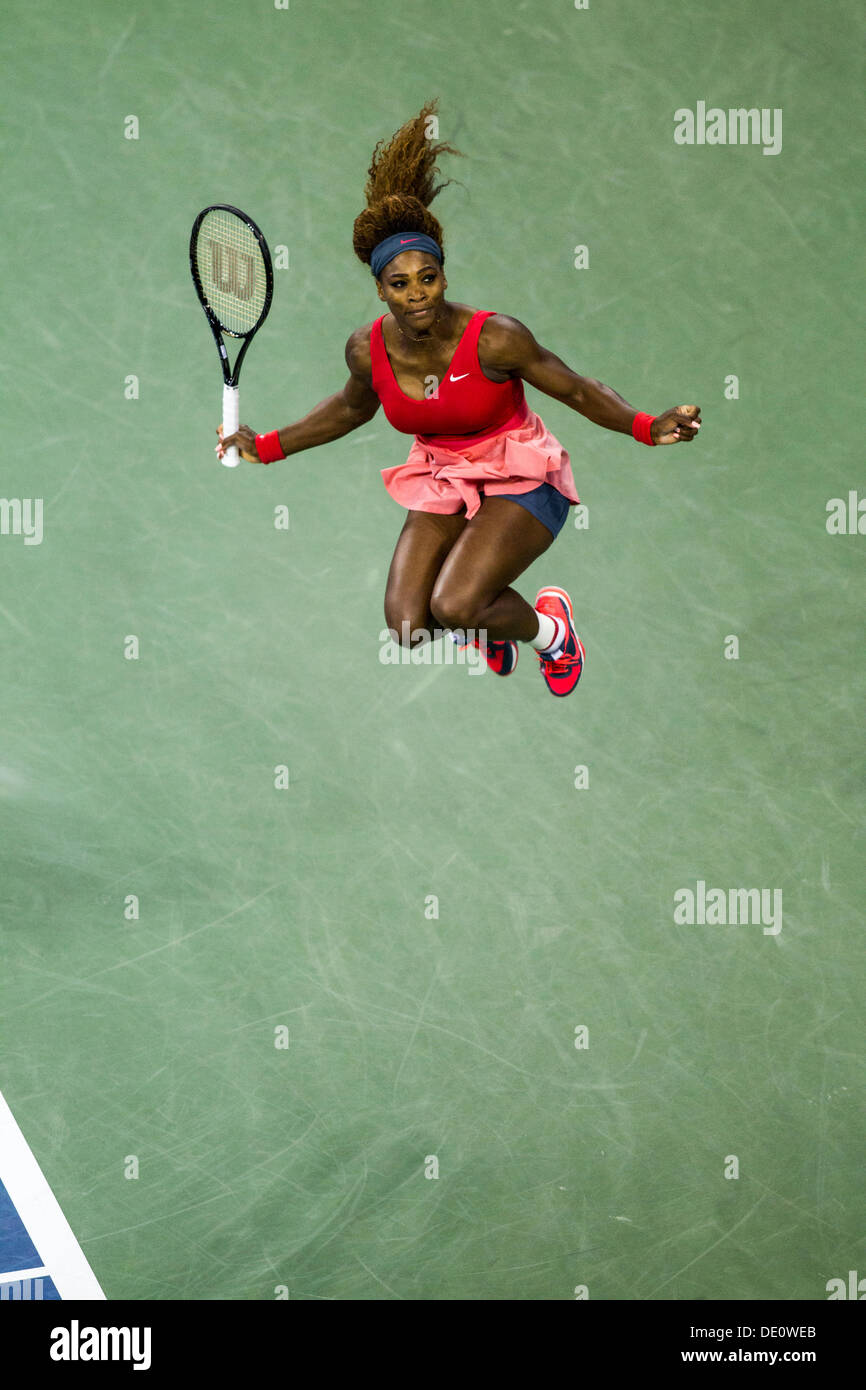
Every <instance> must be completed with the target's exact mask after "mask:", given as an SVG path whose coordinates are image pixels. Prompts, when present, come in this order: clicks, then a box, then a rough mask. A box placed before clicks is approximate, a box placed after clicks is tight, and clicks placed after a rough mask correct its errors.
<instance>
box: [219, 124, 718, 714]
mask: <svg viewBox="0 0 866 1390" xmlns="http://www.w3.org/2000/svg"><path fill="white" fill-rule="evenodd" d="M436 108H437V103H436V102H435V101H433V102H428V103H427V104H426V105H425V106H424V107H423V108H422V110H421V111H420V113H419V114H418V115H417V116H416V117H415V118H414V120H411V121H408V122H407V123H406V124H405V125H404V126H402V127H401V129H400V130H398V131H397V133H396V135H394V136H393V138H392V139H391V140H390V142H389V143H388V144H387V145H386V146H385V147H384V148H383V147H382V145H383V142H382V141H380V142H379V144H378V145H377V146H376V149H375V150H374V152H373V159H372V163H371V165H370V169H369V173H368V178H367V185H366V190H365V192H366V201H367V206H366V209H365V210H364V211H363V212H362V213H361V214H360V216H359V217H357V218H356V219H355V227H354V238H353V244H354V248H355V254H356V255H357V256H358V258H359V259H360V260H361V261H363V262H364V264H365V265H369V266H370V268H371V270H372V273H373V275H374V277H375V280H376V289H377V293H378V296H379V299H380V300H382V302H383V303H384V304H385V305H386V306H387V308H388V311H389V312H388V313H386V314H383V315H382V317H381V318H378V319H377V320H376V321H375V323H372V324H369V323H368V324H365V326H364V327H363V328H358V329H356V331H355V332H354V333H353V334H352V336H351V337H350V338H349V341H348V342H347V344H346V365H347V366H348V368H349V373H350V375H349V380H348V381H347V383H346V385H345V386H344V387H343V389H342V391H338V392H337V393H336V395H333V396H329V397H328V399H327V400H324V401H322V402H321V403H320V404H319V405H317V406H315V407H314V409H313V410H311V411H310V413H309V414H308V415H305V416H304V418H303V419H302V420H298V421H297V422H296V423H295V424H293V425H286V426H285V428H284V429H281V430H273V431H272V432H271V433H270V434H260V435H257V434H255V433H254V432H253V430H251V429H250V428H249V426H247V425H241V427H240V429H239V430H238V432H237V434H233V435H230V436H229V437H227V438H226V439H223V438H222V434H221V427H220V430H219V431H218V433H219V434H220V443H219V444H218V445H217V453H218V455H219V456H220V457H222V453H223V451H224V449H226V448H227V447H228V446H229V445H231V444H236V445H237V447H238V449H239V450H240V452H241V454H242V456H243V457H244V458H245V459H247V460H248V461H249V462H250V463H271V462H273V461H274V460H276V459H282V458H286V457H287V456H288V455H289V454H297V453H300V451H301V450H302V449H312V448H315V446H316V445H318V444H327V443H329V442H330V441H331V440H332V439H339V438H340V437H341V436H342V435H344V434H348V433H349V432H350V430H354V429H358V427H359V426H360V425H364V424H366V423H367V421H368V420H371V419H372V418H373V416H374V415H375V413H376V411H377V410H378V409H379V405H380V404H381V405H382V406H383V407H384V409H385V414H386V416H387V418H388V420H389V421H390V423H391V424H392V425H393V426H394V428H395V429H397V430H400V431H401V432H403V433H405V434H413V435H414V436H415V441H414V443H413V445H412V448H411V449H410V451H409V457H408V458H407V460H406V462H405V463H404V464H400V465H398V466H397V467H395V468H385V469H383V470H382V476H383V479H384V482H385V487H386V488H387V490H388V492H389V493H390V495H391V496H392V497H393V498H394V500H395V501H396V502H399V503H400V505H401V506H403V507H405V508H406V509H407V510H408V516H407V517H406V521H405V523H404V525H403V529H402V531H401V532H400V536H399V539H398V541H397V546H396V549H395V551H394V558H393V559H392V561H391V569H390V572H389V574H388V584H387V588H386V592H385V621H386V623H387V625H388V627H389V629H390V631H391V635H392V637H393V638H394V640H395V641H396V642H400V643H402V644H404V645H411V644H413V643H414V644H418V643H420V642H421V641H426V640H430V638H432V637H435V636H437V635H440V629H442V630H449V629H450V630H451V632H452V635H453V636H454V637H455V640H457V641H462V642H464V643H465V642H467V641H471V642H472V643H473V645H476V646H478V647H479V648H480V650H481V652H482V653H483V655H484V656H485V658H486V660H487V663H488V665H489V666H490V668H491V669H492V670H493V671H496V672H497V674H499V675H501V676H507V675H510V674H511V672H512V671H513V670H514V668H515V666H516V665H517V651H518V649H517V643H518V642H528V643H529V645H530V646H531V647H533V648H534V649H535V651H536V653H537V656H538V661H539V664H540V667H541V673H542V675H543V677H544V679H545V681H546V683H547V687H548V689H549V690H551V691H552V693H553V694H554V695H568V694H570V693H571V691H572V690H573V689H574V688H575V686H576V685H577V682H578V681H579V680H580V675H581V670H582V668H583V660H584V650H583V645H582V643H581V641H580V638H579V637H578V635H577V633H576V631H575V627H574V613H573V609H572V604H571V599H570V598H569V596H568V594H567V593H566V592H565V590H564V589H561V588H558V587H557V586H555V585H549V586H547V587H545V588H543V589H540V590H539V592H538V594H537V595H536V598H535V603H534V605H531V604H529V603H527V601H526V599H524V598H522V597H521V596H520V594H519V593H517V591H516V589H513V588H511V587H510V586H511V585H512V584H513V583H514V581H515V580H516V579H517V578H518V576H519V575H521V574H522V573H523V572H524V570H525V569H527V568H528V566H529V565H531V564H532V562H533V560H536V559H537V558H538V556H539V555H541V554H543V552H544V551H545V550H547V548H548V546H550V545H552V544H553V541H554V539H555V537H556V536H557V534H558V533H559V531H560V530H561V528H562V526H563V524H564V522H565V519H566V516H567V515H568V509H569V507H570V506H574V505H575V504H576V503H577V502H579V500H580V499H579V497H578V495H577V491H576V489H575V486H574V478H573V476H572V472H571V463H570V460H569V456H568V454H567V453H566V451H565V449H564V448H563V447H562V445H561V444H560V443H559V441H558V440H557V439H556V438H555V437H554V436H553V435H552V434H551V433H550V431H549V430H548V429H547V427H546V426H545V424H544V422H543V421H542V420H541V419H540V417H539V416H538V415H536V414H535V412H534V411H533V410H531V409H530V408H529V406H528V404H527V402H526V399H525V397H524V391H523V383H524V382H525V381H528V382H529V384H530V386H534V387H535V388H536V389H537V390H539V391H543V392H545V394H546V395H548V396H552V397H553V398H554V400H557V401H562V402H563V403H564V404H565V405H568V406H571V408H572V409H573V410H576V411H577V412H578V413H579V414H580V415H585V416H586V418H587V419H588V420H592V422H593V423H594V424H596V425H601V426H603V427H604V428H605V429H609V430H616V431H618V432H619V433H620V434H629V435H633V436H634V438H635V439H637V440H639V441H642V442H643V443H644V444H678V443H686V442H687V441H689V440H692V439H694V438H695V436H696V434H697V432H698V430H699V429H700V408H699V407H698V406H696V405H684V406H679V407H673V408H672V409H670V410H666V411H665V412H664V413H663V414H662V415H657V416H651V415H647V414H644V413H643V412H640V411H636V410H635V409H634V407H633V406H630V405H629V404H628V403H627V402H626V401H624V400H623V398H622V396H619V395H617V393H616V391H613V390H612V389H611V388H610V387H609V386H603V385H602V383H601V382H600V381H594V380H593V379H592V378H590V377H582V376H578V375H577V373H576V372H573V371H572V370H571V369H570V368H569V367H567V366H566V365H565V363H564V362H562V361H561V360H560V359H559V358H558V357H556V356H555V355H554V354H553V353H552V352H549V351H548V350H547V349H546V348H543V347H541V346H540V345H539V344H538V343H537V342H536V341H535V338H534V337H533V336H532V334H531V333H530V331H529V329H528V328H526V327H525V326H524V325H523V324H522V323H520V322H518V320H517V319H513V318H510V317H509V316H508V315H507V314H498V313H496V312H494V311H492V310H479V309H473V308H471V307H470V306H469V305H467V304H458V303H456V302H455V301H454V300H450V299H446V298H445V291H446V290H447V288H448V281H447V280H446V278H445V274H444V270H443V266H444V261H445V257H444V254H443V249H442V247H443V236H442V228H441V226H440V224H439V223H438V222H437V220H436V218H435V217H434V216H433V215H432V214H431V213H430V212H429V211H428V208H429V204H430V203H431V202H432V201H433V199H434V198H435V197H436V194H437V193H439V192H440V191H441V189H442V188H444V187H445V186H446V184H439V185H435V184H434V175H436V174H437V172H438V170H437V168H436V159H437V157H438V156H439V155H440V154H442V153H448V154H459V151H458V150H454V149H452V148H451V146H450V145H447V144H444V143H440V144H432V143H431V142H430V141H429V140H428V139H427V138H426V128H427V121H428V117H430V116H431V115H432V114H433V113H434V112H435V111H436ZM467 630H469V631H467Z"/></svg>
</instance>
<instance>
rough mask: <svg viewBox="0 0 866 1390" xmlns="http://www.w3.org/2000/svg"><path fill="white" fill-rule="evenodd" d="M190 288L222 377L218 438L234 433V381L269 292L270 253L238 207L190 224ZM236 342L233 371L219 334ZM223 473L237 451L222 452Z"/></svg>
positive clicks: (207, 213) (207, 212)
mask: <svg viewBox="0 0 866 1390" xmlns="http://www.w3.org/2000/svg"><path fill="white" fill-rule="evenodd" d="M189 267H190V270H191V271H192V278H193V284H194V285H195V287H196V290H197V292H198V297H199V299H200V300H201V303H202V308H203V309H204V311H205V314H206V315H207V321H208V323H209V324H210V327H211V332H212V333H213V336H214V341H215V342H216V345H217V349H218V351H219V355H220V365H221V366H222V372H223V383H224V384H223V436H224V437H226V436H228V435H230V434H234V433H235V431H236V430H237V427H238V423H239V421H240V400H239V395H238V378H239V376H240V372H241V363H242V362H243V360H244V356H245V354H246V350H247V348H248V347H249V345H250V343H251V342H252V340H253V337H254V335H255V333H256V332H257V330H258V329H259V328H261V326H262V324H263V323H264V321H265V319H266V318H267V314H268V310H269V309H270V307H271V299H272V297H273V293H274V271H273V266H272V265H271V253H270V251H269V250H268V243H267V242H266V241H265V239H264V237H263V236H262V234H261V232H260V231H259V229H258V227H257V226H256V224H255V222H253V220H252V218H250V217H247V215H246V213H244V212H241V211H240V209H239V208H233V207H229V205H228V204H227V203H217V204H215V205H214V206H213V207H210V208H205V209H204V212H200V213H199V215H198V217H197V218H196V219H195V222H194V224H193V229H192V235H191V236H190V239H189ZM224 333H227V334H228V336H229V337H230V338H242V339H243V344H242V346H241V350H240V352H239V353H238V355H237V360H236V361H235V365H234V370H232V369H231V368H230V366H229V357H228V352H227V350H226V345H225V343H224V341H223V334H224ZM222 461H223V463H224V464H225V466H226V468H237V466H238V463H239V462H240V459H239V455H238V451H237V448H236V447H235V446H234V445H232V447H231V448H230V449H226V451H225V454H224V455H223V459H222Z"/></svg>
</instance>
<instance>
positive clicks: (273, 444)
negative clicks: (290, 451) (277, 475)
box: [256, 430, 286, 463]
mask: <svg viewBox="0 0 866 1390" xmlns="http://www.w3.org/2000/svg"><path fill="white" fill-rule="evenodd" d="M256 453H257V454H258V456H259V458H260V459H261V461H262V463H276V461H277V459H284V458H285V457H286V456H285V454H284V453H283V449H282V445H281V444H280V432H279V430H271V432H270V434H257V435H256Z"/></svg>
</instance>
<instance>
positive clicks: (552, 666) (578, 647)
mask: <svg viewBox="0 0 866 1390" xmlns="http://www.w3.org/2000/svg"><path fill="white" fill-rule="evenodd" d="M535 607H536V608H537V609H538V611H539V613H547V614H548V615H549V616H550V617H551V618H564V619H565V622H566V625H567V627H568V635H567V637H566V639H565V646H564V647H563V649H562V651H561V652H560V653H559V655H558V656H557V657H556V659H555V660H554V658H553V657H552V656H550V655H549V654H548V653H542V652H536V656H537V657H538V664H539V665H540V667H541V674H542V675H543V676H544V679H545V681H546V682H547V688H548V690H549V691H550V693H551V694H552V695H570V694H571V692H572V690H573V689H574V687H575V686H576V685H577V682H578V681H579V680H580V677H581V675H582V673H583V662H584V658H585V656H586V653H585V651H584V649H583V643H582V642H581V640H580V638H579V637H578V635H577V633H576V632H575V630H574V610H573V608H572V606H571V599H570V598H569V596H568V594H567V593H566V592H565V590H564V589H558V588H557V587H556V585H555V584H549V585H548V586H547V588H546V589H539V591H538V594H537V596H536V599H535Z"/></svg>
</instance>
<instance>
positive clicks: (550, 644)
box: [529, 608, 568, 656]
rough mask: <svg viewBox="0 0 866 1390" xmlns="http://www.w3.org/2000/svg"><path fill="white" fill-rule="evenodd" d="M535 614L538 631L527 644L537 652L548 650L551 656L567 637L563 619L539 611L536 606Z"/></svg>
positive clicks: (558, 649)
mask: <svg viewBox="0 0 866 1390" xmlns="http://www.w3.org/2000/svg"><path fill="white" fill-rule="evenodd" d="M535 616H536V617H537V618H538V632H537V633H536V635H535V637H533V639H532V641H531V642H530V644H529V645H530V647H534V648H535V650H536V651H537V652H549V653H550V654H551V655H552V656H553V655H555V654H556V653H557V652H558V651H560V650H561V648H562V647H564V646H565V639H566V638H567V637H568V628H567V627H566V625H565V619H564V618H553V617H551V615H550V614H549V613H539V611H538V609H537V608H536V609H535Z"/></svg>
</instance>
